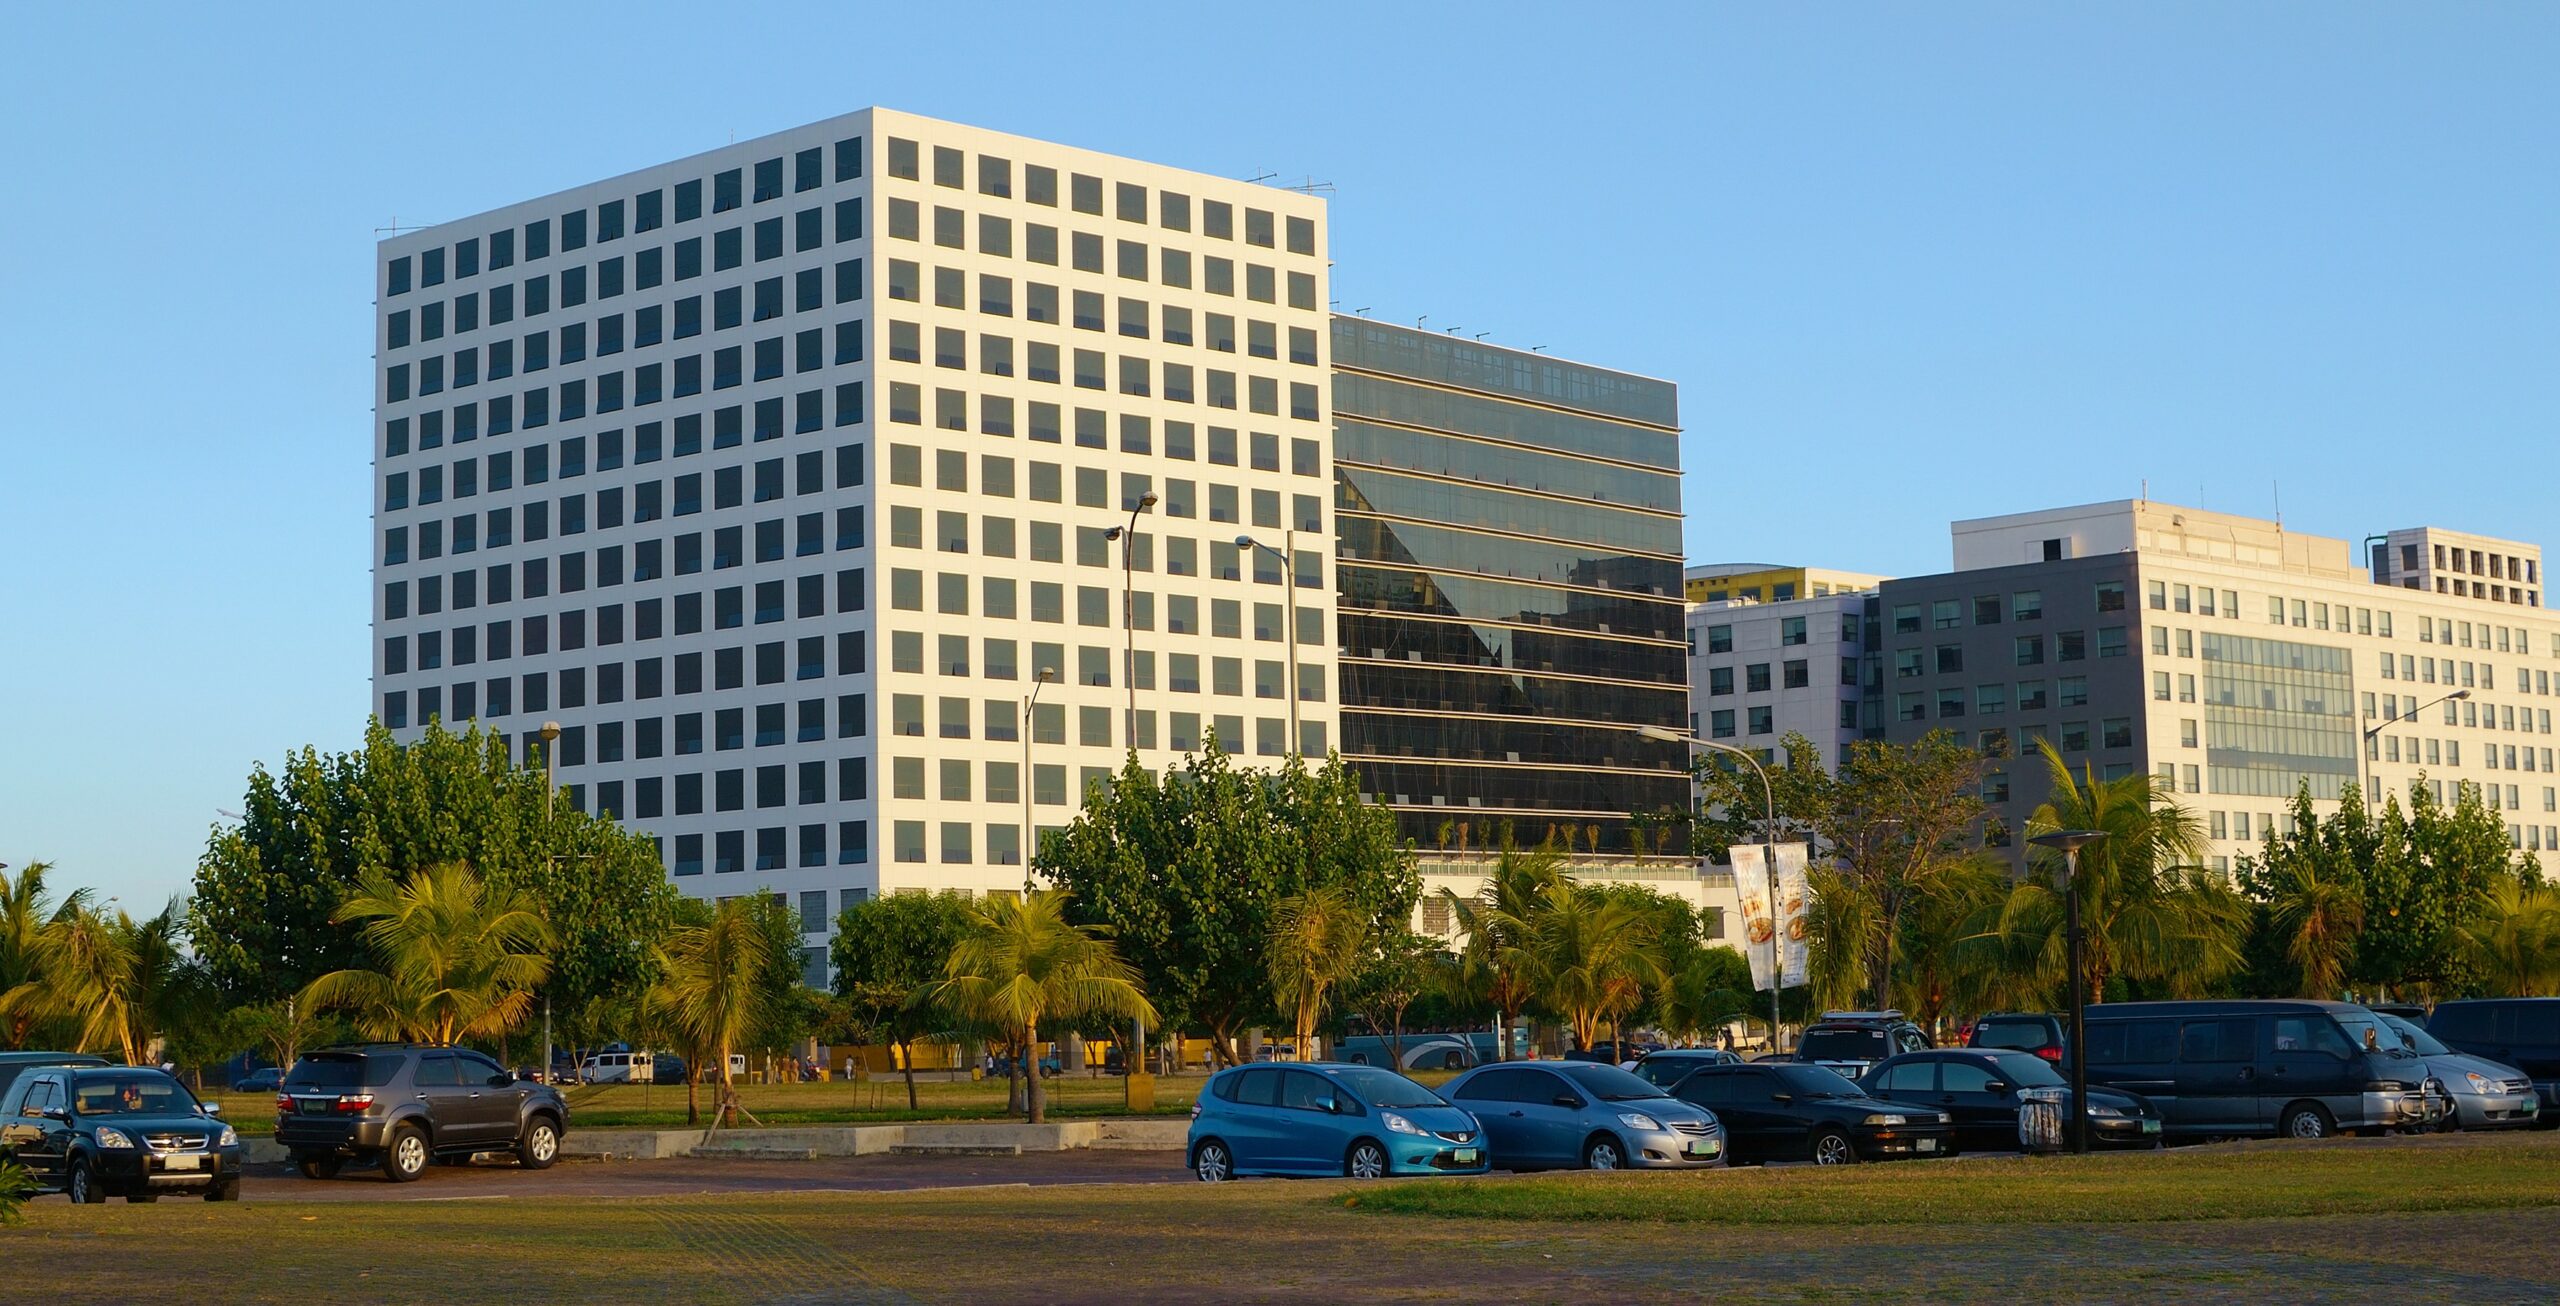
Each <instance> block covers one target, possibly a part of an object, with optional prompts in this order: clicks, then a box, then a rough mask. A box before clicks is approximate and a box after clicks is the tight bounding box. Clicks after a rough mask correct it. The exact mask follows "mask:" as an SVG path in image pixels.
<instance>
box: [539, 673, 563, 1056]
mask: <svg viewBox="0 0 2560 1306" xmlns="http://www.w3.org/2000/svg"><path fill="white" fill-rule="evenodd" d="M539 733H540V734H541V735H542V862H543V866H544V868H545V869H548V868H549V867H550V865H551V861H552V857H551V793H552V791H553V790H555V789H558V788H559V787H560V758H559V753H560V749H559V743H560V723H559V722H557V721H545V722H543V723H542V729H541V731H540V732H539ZM542 1082H544V1083H546V1084H548V1083H550V1082H551V986H550V985H548V984H545V985H543V986H542Z"/></svg>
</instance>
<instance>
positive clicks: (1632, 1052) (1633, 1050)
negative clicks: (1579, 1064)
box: [1564, 1038, 1662, 1066]
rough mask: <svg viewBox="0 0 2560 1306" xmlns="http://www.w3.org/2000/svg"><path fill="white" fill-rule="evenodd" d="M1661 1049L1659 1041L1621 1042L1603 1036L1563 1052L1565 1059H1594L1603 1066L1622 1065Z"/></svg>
mask: <svg viewBox="0 0 2560 1306" xmlns="http://www.w3.org/2000/svg"><path fill="white" fill-rule="evenodd" d="M1661 1050H1662V1045H1661V1044H1659V1043H1648V1042H1644V1041H1642V1040H1632V1041H1629V1042H1626V1043H1623V1044H1621V1043H1617V1042H1613V1041H1611V1040H1609V1039H1605V1038H1604V1039H1602V1040H1600V1041H1599V1042H1597V1043H1594V1044H1592V1045H1591V1046H1589V1047H1587V1048H1575V1049H1574V1050H1573V1051H1571V1052H1567V1053H1565V1054H1564V1059H1565V1060H1567V1061H1596V1062H1599V1063H1600V1064H1602V1065H1605V1066H1616V1065H1623V1064H1625V1063H1626V1062H1629V1061H1634V1060H1638V1059H1640V1058H1642V1057H1643V1056H1644V1054H1646V1053H1648V1052H1658V1051H1661Z"/></svg>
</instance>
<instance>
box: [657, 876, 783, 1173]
mask: <svg viewBox="0 0 2560 1306" xmlns="http://www.w3.org/2000/svg"><path fill="white" fill-rule="evenodd" d="M754 908H755V902H754V900H753V899H752V898H751V897H750V898H734V899H731V900H730V901H728V902H724V903H721V904H720V905H719V906H718V907H716V908H713V909H712V910H711V911H710V913H709V914H708V916H707V917H704V918H702V919H699V920H697V921H696V922H695V923H693V924H689V925H682V926H678V927H677V928H676V930H675V931H674V932H673V933H671V934H670V935H668V936H667V941H666V943H665V945H664V946H663V947H661V948H660V949H659V950H658V971H659V975H660V978H659V980H658V984H657V987H656V988H655V989H653V990H651V992H650V999H649V1000H650V1005H651V1006H652V1007H654V1008H656V1010H657V1012H658V1014H659V1015H661V1016H662V1017H664V1019H665V1020H666V1023H667V1028H668V1029H670V1030H671V1031H673V1032H674V1034H675V1035H676V1039H677V1041H678V1042H680V1043H682V1044H683V1045H684V1048H685V1052H686V1055H687V1057H688V1059H689V1067H690V1068H689V1070H688V1073H687V1074H686V1075H685V1086H684V1118H685V1123H687V1124H692V1123H695V1122H696V1121H698V1120H700V1119H701V1118H702V1106H701V1096H700V1095H701V1083H702V1073H701V1066H702V1063H703V1062H704V1061H706V1060H707V1061H709V1062H710V1063H711V1069H712V1073H713V1074H714V1075H715V1076H716V1082H717V1083H718V1084H719V1086H720V1097H719V1106H718V1114H717V1115H716V1116H715V1117H714V1118H713V1121H712V1127H713V1128H715V1129H716V1128H719V1127H720V1126H722V1125H725V1124H728V1123H731V1122H732V1120H733V1119H734V1118H735V1116H736V1115H737V1113H738V1096H737V1091H736V1087H735V1085H734V1084H732V1083H731V1081H730V1077H729V1052H730V1049H732V1048H735V1047H737V1046H738V1045H739V1044H741V1043H744V1042H745V1041H747V1040H748V1039H749V1038H751V1037H753V1035H754V1033H755V1031H756V1029H757V1028H758V1027H759V1026H761V1025H762V1024H763V1023H764V1021H765V1018H766V1016H767V1015H768V1014H769V1013H768V1012H767V1011H766V1006H767V993H768V989H767V987H766V985H765V983H764V976H765V969H766V967H767V966H769V965H770V964H771V963H772V957H773V951H772V948H771V946H770V945H769V944H768V942H767V940H766V937H765V932H764V930H763V928H762V927H761V926H760V925H759V924H758V922H757V920H756V918H755V915H754Z"/></svg>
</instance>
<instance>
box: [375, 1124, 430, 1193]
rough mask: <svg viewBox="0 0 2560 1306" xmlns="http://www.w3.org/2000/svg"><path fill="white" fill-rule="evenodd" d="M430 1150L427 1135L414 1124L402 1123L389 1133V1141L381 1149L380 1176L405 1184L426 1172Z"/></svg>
mask: <svg viewBox="0 0 2560 1306" xmlns="http://www.w3.org/2000/svg"><path fill="white" fill-rule="evenodd" d="M430 1155H431V1152H430V1151H429V1149H428V1147H427V1136H426V1135H425V1134H423V1133H420V1132H418V1127H417V1126H415V1125H402V1126H400V1127H399V1128H397V1129H395V1130H393V1131H392V1133H391V1143H390V1145H389V1146H387V1147H385V1148H383V1149H382V1177H383V1178H385V1179H388V1180H390V1181H391V1182H393V1183H395V1184H405V1183H408V1182H410V1181H411V1180H413V1179H416V1178H417V1177H418V1176H420V1175H422V1174H425V1173H426V1172H427V1161H428V1158H429V1157H430Z"/></svg>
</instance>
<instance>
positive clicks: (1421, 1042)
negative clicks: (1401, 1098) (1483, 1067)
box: [1334, 1034, 1480, 1071]
mask: <svg viewBox="0 0 2560 1306" xmlns="http://www.w3.org/2000/svg"><path fill="white" fill-rule="evenodd" d="M1334 1051H1335V1055H1336V1056H1337V1057H1338V1058H1339V1059H1340V1060H1343V1061H1347V1062H1349V1063H1351V1064H1352V1065H1355V1066H1383V1065H1385V1064H1387V1062H1388V1060H1389V1059H1390V1058H1391V1057H1392V1055H1393V1054H1394V1052H1395V1051H1396V1048H1395V1045H1394V1042H1393V1041H1392V1040H1389V1039H1384V1038H1378V1037H1376V1036H1374V1035H1366V1034H1364V1035H1361V1036H1359V1037H1357V1038H1346V1039H1344V1040H1342V1042H1341V1044H1340V1045H1339V1046H1338V1047H1336V1048H1335V1050H1334ZM1403 1051H1404V1065H1403V1069H1405V1070H1409V1071H1410V1070H1464V1069H1466V1068H1468V1067H1469V1066H1472V1065H1475V1064H1476V1062H1477V1061H1478V1060H1479V1059H1480V1058H1478V1057H1477V1056H1476V1051H1475V1048H1474V1047H1473V1046H1471V1045H1470V1044H1468V1042H1467V1041H1466V1039H1464V1038H1461V1037H1456V1036H1452V1035H1448V1034H1407V1035H1405V1036H1404V1048H1403Z"/></svg>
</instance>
